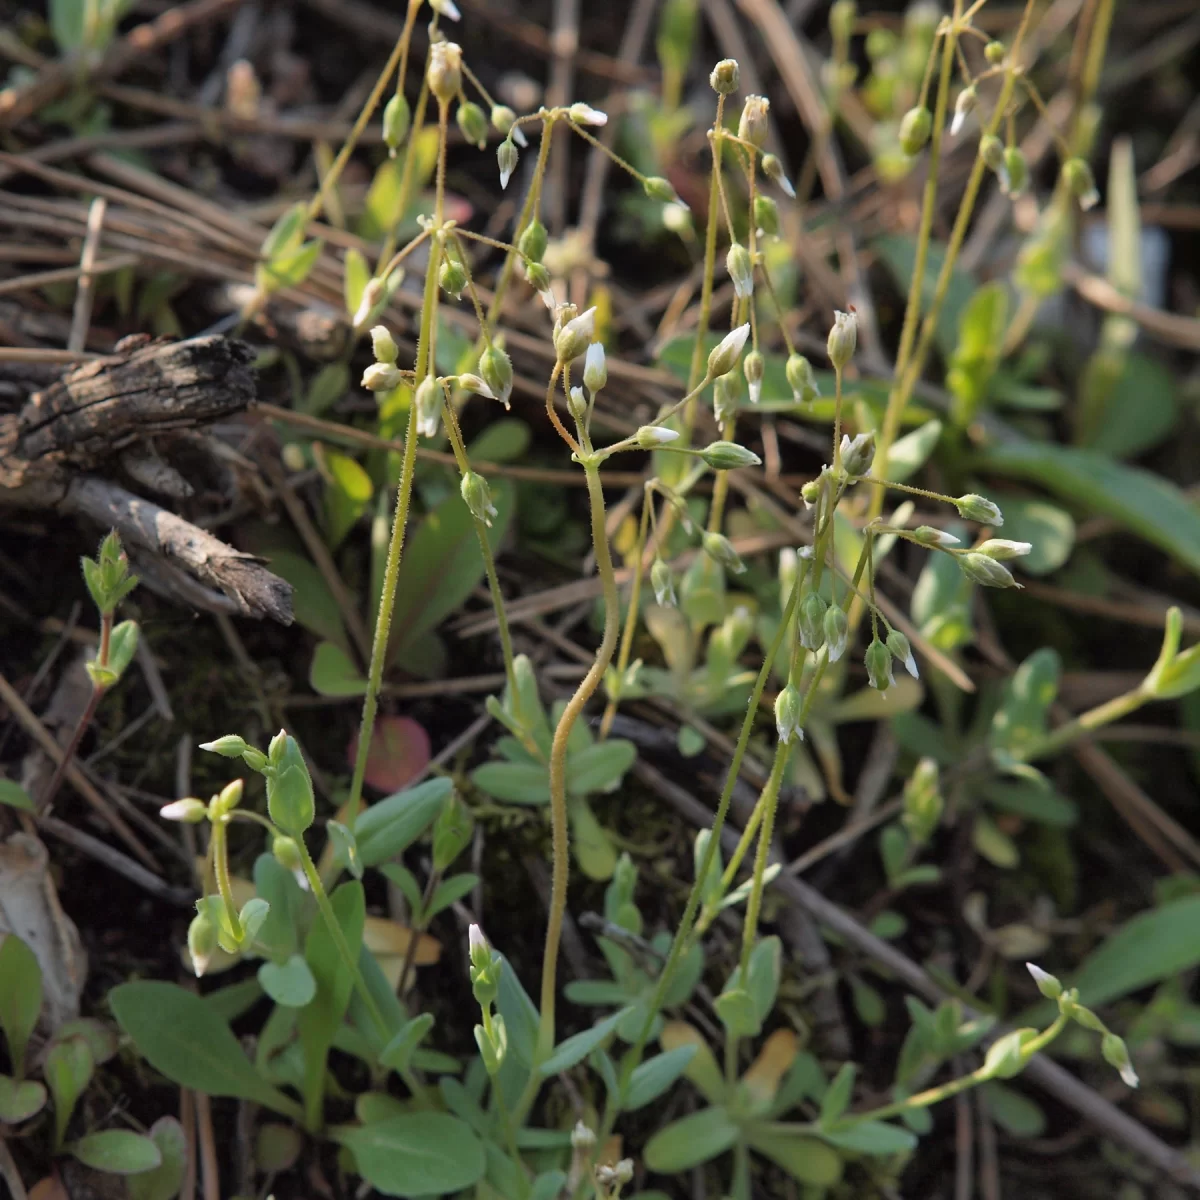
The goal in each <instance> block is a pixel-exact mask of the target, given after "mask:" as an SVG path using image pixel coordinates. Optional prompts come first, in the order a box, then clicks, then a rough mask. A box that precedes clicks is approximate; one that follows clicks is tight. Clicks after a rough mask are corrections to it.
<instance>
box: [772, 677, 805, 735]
mask: <svg viewBox="0 0 1200 1200" xmlns="http://www.w3.org/2000/svg"><path fill="white" fill-rule="evenodd" d="M803 710H804V697H803V696H802V695H801V694H800V689H799V688H798V687H796V686H795V684H792V683H789V684H788V685H787V687H785V688H784V689H783V691H781V692H780V693H779V695H778V696H776V697H775V730H776V732H777V733H778V735H779V743H780V745H782V746H786V745H788V743H790V742H792V741H793V740H796V741H803V740H804V730H803V729H802V728H801V726H800V715H801V713H802V712H803Z"/></svg>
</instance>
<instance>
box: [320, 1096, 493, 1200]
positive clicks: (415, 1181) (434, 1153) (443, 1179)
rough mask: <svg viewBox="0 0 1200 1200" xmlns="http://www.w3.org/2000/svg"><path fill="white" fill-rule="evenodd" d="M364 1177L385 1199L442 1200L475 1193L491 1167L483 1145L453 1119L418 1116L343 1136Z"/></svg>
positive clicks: (392, 1119)
mask: <svg viewBox="0 0 1200 1200" xmlns="http://www.w3.org/2000/svg"><path fill="white" fill-rule="evenodd" d="M338 1140H339V1141H340V1142H341V1143H342V1145H343V1146H346V1147H348V1148H349V1150H350V1152H351V1153H352V1154H353V1155H354V1161H355V1162H356V1163H357V1164H358V1170H359V1173H360V1174H361V1175H362V1177H363V1178H364V1179H365V1180H366V1181H367V1182H368V1183H369V1184H371V1186H372V1187H374V1188H375V1189H376V1190H377V1191H380V1192H382V1193H383V1194H384V1195H385V1196H441V1195H444V1194H445V1193H447V1192H458V1191H461V1190H462V1189H463V1188H468V1187H471V1186H472V1184H474V1183H475V1182H476V1181H477V1180H478V1179H479V1178H480V1177H481V1176H482V1175H483V1171H484V1166H485V1159H484V1153H483V1144H482V1143H481V1142H480V1141H479V1139H478V1138H477V1137H476V1136H475V1133H474V1131H473V1130H472V1129H471V1127H470V1126H469V1125H468V1124H467V1123H466V1122H465V1121H462V1120H460V1119H459V1118H458V1117H452V1116H450V1115H449V1113H433V1112H415V1113H405V1114H404V1115H403V1116H398V1117H388V1118H387V1119H386V1120H383V1121H378V1122H376V1123H375V1124H372V1125H363V1126H361V1127H360V1128H358V1129H351V1130H349V1131H347V1132H343V1133H340V1134H339V1135H338Z"/></svg>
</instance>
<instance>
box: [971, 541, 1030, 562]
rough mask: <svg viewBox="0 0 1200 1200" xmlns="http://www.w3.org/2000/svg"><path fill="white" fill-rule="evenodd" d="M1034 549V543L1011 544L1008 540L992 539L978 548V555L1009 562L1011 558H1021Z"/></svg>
mask: <svg viewBox="0 0 1200 1200" xmlns="http://www.w3.org/2000/svg"><path fill="white" fill-rule="evenodd" d="M1032 549H1033V543H1032V542H1011V541H1009V540H1008V539H1007V538H992V539H991V540H990V541H987V542H984V543H983V545H982V546H979V547H977V549H976V553H977V554H986V555H987V556H988V558H994V559H995V560H996V561H997V562H1007V561H1008V560H1009V559H1010V558H1020V557H1021V556H1022V555H1025V554H1028V553H1029V552H1030V550H1032Z"/></svg>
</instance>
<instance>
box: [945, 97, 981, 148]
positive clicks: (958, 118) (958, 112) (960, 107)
mask: <svg viewBox="0 0 1200 1200" xmlns="http://www.w3.org/2000/svg"><path fill="white" fill-rule="evenodd" d="M978 104H979V94H978V93H977V92H976V91H975V85H974V84H971V86H970V87H965V88H963V90H962V91H961V92H959V93H958V99H957V100H955V101H954V119H953V120H952V121H951V122H950V135H951V137H953V136H954V135H955V134H956V133H958V131H959V130H960V129H962V127H963V123H964V122H965V121H966V119H967V117H968V116H970V115H971V113H973V112H974V111H975V109H976V107H977V106H978Z"/></svg>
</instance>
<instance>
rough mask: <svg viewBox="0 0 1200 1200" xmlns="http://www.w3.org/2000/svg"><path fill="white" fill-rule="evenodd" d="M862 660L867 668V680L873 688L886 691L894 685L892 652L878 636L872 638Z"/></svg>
mask: <svg viewBox="0 0 1200 1200" xmlns="http://www.w3.org/2000/svg"><path fill="white" fill-rule="evenodd" d="M863 661H864V663H865V664H866V668H867V680H868V682H869V683H870V684H871V686H872V687H873V688H878V690H879V691H881V692H886V691H887V690H888V688H889V687H894V686H895V683H896V679H895V676H894V675H893V674H892V652H891V651H890V650H889V649H888V648H887V647H886V646H885V645H884V644H883V643H882V642H881V641H880V640H879V639H878V638H874V639H872V641H871V644H870V645H869V646H868V647H867V653H866V655H865V656H864V658H863Z"/></svg>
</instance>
